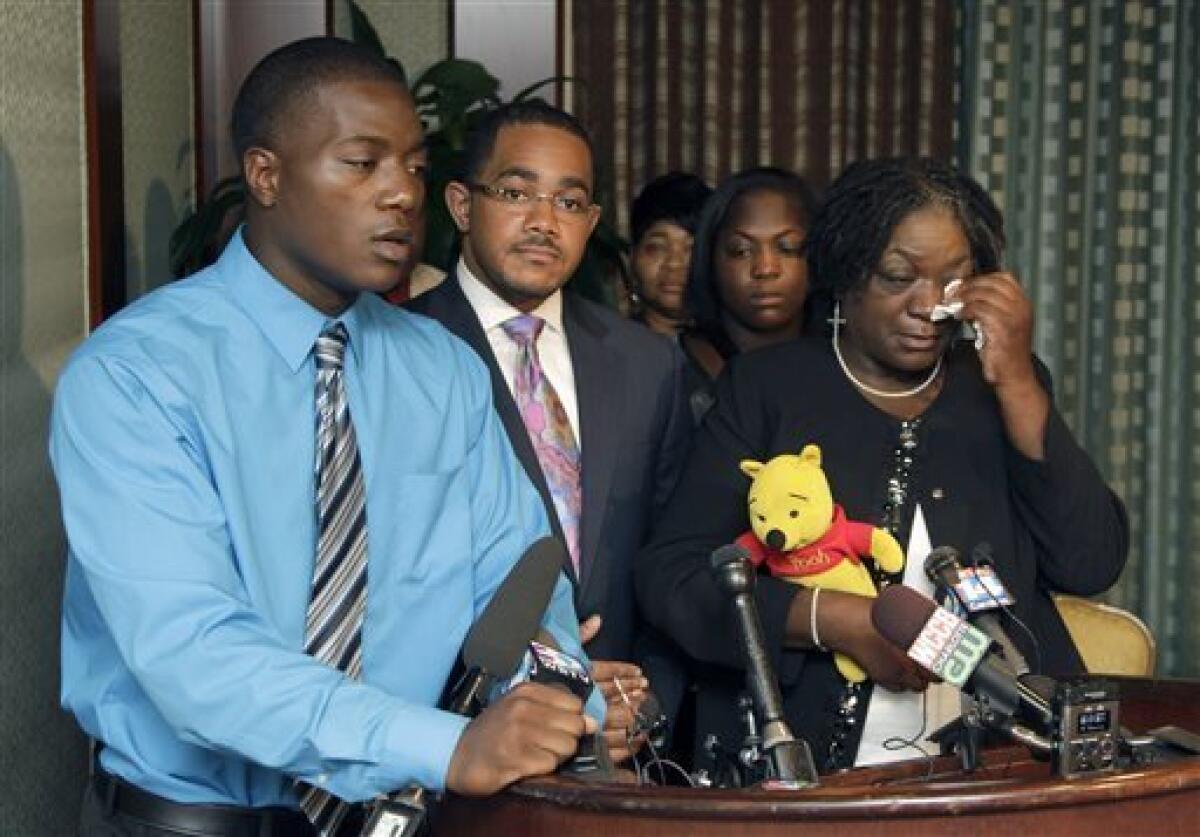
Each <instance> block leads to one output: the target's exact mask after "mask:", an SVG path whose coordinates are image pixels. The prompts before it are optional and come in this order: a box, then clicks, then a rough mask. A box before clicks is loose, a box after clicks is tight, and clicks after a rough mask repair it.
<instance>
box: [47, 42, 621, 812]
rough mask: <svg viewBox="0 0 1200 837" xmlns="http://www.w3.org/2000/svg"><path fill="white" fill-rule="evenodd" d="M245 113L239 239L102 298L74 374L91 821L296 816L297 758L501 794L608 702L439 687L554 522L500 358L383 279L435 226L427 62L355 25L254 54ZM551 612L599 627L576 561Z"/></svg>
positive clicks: (330, 775)
mask: <svg viewBox="0 0 1200 837" xmlns="http://www.w3.org/2000/svg"><path fill="white" fill-rule="evenodd" d="M233 124H234V140H235V145H236V146H237V151H238V153H239V156H240V159H241V161H242V165H243V176H244V179H245V181H246V186H247V196H248V199H247V207H246V223H245V225H244V226H243V227H242V228H241V230H239V231H238V232H237V233H236V234H235V235H234V237H233V239H232V241H231V242H230V244H229V245H228V247H227V248H226V249H225V252H224V253H223V254H222V255H221V257H220V259H219V260H218V262H217V263H216V264H215V265H213V266H212V267H210V268H208V269H206V270H204V271H201V272H200V273H198V274H196V275H194V276H192V277H189V278H187V279H184V280H182V281H180V282H178V283H176V284H173V285H170V286H168V287H166V288H164V289H161V290H159V291H157V292H155V293H153V294H151V295H149V296H147V297H145V298H143V299H142V300H139V301H138V302H136V303H134V304H133V305H131V306H129V307H128V308H127V309H126V310H124V311H122V312H121V313H120V314H118V315H117V316H115V317H113V318H112V319H111V320H110V321H109V322H107V323H106V324H105V325H104V326H102V327H101V328H100V329H99V330H98V331H97V332H96V333H95V334H94V335H93V336H92V337H91V338H89V339H88V340H87V341H86V342H85V343H84V345H83V346H82V347H80V349H79V350H78V351H77V352H76V353H75V355H74V357H73V358H72V359H71V361H70V363H69V364H68V366H67V368H66V370H65V371H64V372H63V375H62V377H61V380H60V382H59V385H58V391H57V394H56V398H55V408H54V417H53V422H52V434H51V456H52V459H53V463H54V468H55V473H56V475H57V478H58V482H59V486H60V490H61V494H62V506H63V517H64V521H65V525H66V529H67V534H68V539H69V543H70V555H69V562H68V571H67V582H66V593H65V599H64V616H63V641H62V653H63V683H62V700H63V705H64V706H65V707H66V708H67V709H69V710H70V711H72V712H73V713H74V714H75V715H76V717H77V718H78V720H79V723H80V725H81V726H82V727H83V729H84V730H85V731H86V732H87V733H88V734H89V735H90V736H92V737H93V738H94V739H96V740H97V741H98V742H100V743H101V744H102V746H103V749H102V751H101V754H100V758H99V773H98V777H99V778H98V780H97V782H98V784H94V786H93V788H92V789H91V793H90V796H89V797H88V799H87V800H86V805H85V812H84V819H83V821H84V825H85V827H84V832H85V833H88V829H89V828H91V829H92V831H91V833H125V832H124V831H123V830H122V829H123V828H128V827H129V822H130V821H131V820H130V817H132V822H136V823H137V824H138V827H143V826H146V825H149V826H150V827H151V831H150V832H149V833H156V832H155V831H154V829H155V828H157V829H160V830H161V833H167V832H168V831H169V830H170V829H171V828H180V827H185V826H186V827H192V826H191V825H190V824H193V823H200V825H199V826H197V827H199V828H203V829H210V830H206V831H203V833H214V834H215V833H240V830H243V829H245V828H247V827H251V828H253V827H255V824H256V823H257V824H258V825H259V826H260V827H259V830H258V831H255V832H254V833H262V834H265V833H271V829H272V827H274V833H295V832H294V829H295V828H299V827H300V825H304V827H305V828H307V826H306V825H305V824H304V822H303V821H302V820H301V819H300V818H299V815H298V814H297V813H296V810H295V809H296V805H297V790H296V787H295V783H296V781H297V780H299V781H301V782H303V783H306V784H307V785H310V786H315V787H318V788H321V789H324V790H326V791H328V792H329V793H330V794H332V795H333V796H336V797H339V798H341V799H345V800H351V801H354V800H364V799H369V798H371V797H373V796H376V795H378V794H381V793H386V792H389V791H392V790H395V789H397V788H400V787H404V786H406V785H408V784H409V783H417V784H420V785H422V786H425V787H427V788H431V789H434V790H441V789H443V788H449V789H451V790H454V791H456V792H458V793H462V794H475V795H479V794H488V793H492V792H494V791H496V790H499V789H500V788H502V787H504V786H505V785H507V784H509V783H510V782H512V781H515V780H516V779H519V778H521V777H524V776H531V775H537V774H542V773H547V772H550V771H552V770H554V769H555V767H556V766H557V765H558V764H559V763H560V762H561V761H562V760H564V759H565V758H567V757H568V756H569V755H570V754H571V753H572V752H573V751H574V749H575V746H576V742H577V740H578V738H579V737H580V736H581V735H583V734H584V733H585V732H594V731H595V729H596V724H595V721H594V720H593V719H592V718H591V717H589V716H587V715H585V714H584V712H583V705H582V703H581V702H580V701H578V700H577V699H576V698H574V697H572V696H570V695H568V694H567V693H566V692H564V691H561V690H555V689H551V688H549V687H546V686H540V685H534V684H526V685H524V686H522V687H519V688H518V689H516V690H515V691H513V692H511V693H509V694H508V695H507V696H505V697H504V698H502V699H501V700H499V701H498V702H497V703H495V704H493V705H492V706H491V707H490V708H488V709H486V710H485V711H484V712H483V713H482V714H481V715H480V716H479V717H477V718H476V719H475V720H473V721H470V722H468V720H467V719H466V718H462V717H458V716H454V715H450V714H448V713H445V712H442V711H439V710H437V709H435V708H433V707H434V706H435V704H436V702H437V700H438V696H439V694H440V693H441V691H442V689H443V686H444V684H445V682H446V679H447V676H448V674H449V673H450V670H451V667H452V664H453V662H454V660H455V657H456V655H457V653H458V651H459V648H460V647H461V644H462V641H463V638H464V636H465V634H466V632H467V629H468V628H469V627H470V625H471V623H472V622H473V620H474V619H475V618H476V617H477V615H478V614H479V612H480V610H481V609H482V607H483V606H484V605H485V604H486V603H487V602H488V600H489V599H490V597H491V595H492V593H493V592H494V590H495V588H496V586H497V585H498V584H499V582H500V581H501V580H502V579H503V578H504V577H505V575H506V574H507V573H508V571H509V570H510V569H511V567H512V566H513V564H514V563H515V561H516V559H517V558H518V557H519V556H520V554H521V553H522V551H523V550H524V549H525V547H527V546H528V545H529V544H530V543H531V542H533V541H534V540H536V539H537V538H538V537H539V536H541V535H543V534H545V533H546V531H547V522H546V518H545V513H544V511H543V508H542V504H541V501H540V499H539V497H538V495H537V493H536V492H535V491H534V489H533V488H532V486H531V485H530V484H529V482H528V479H527V478H526V476H525V474H524V472H523V470H522V468H521V466H520V465H519V464H518V463H517V462H516V460H515V459H514V458H513V454H512V451H511V449H510V447H509V443H508V441H507V439H506V437H505V434H504V430H503V428H502V427H501V425H500V423H499V421H498V420H497V417H496V415H495V413H494V412H493V409H492V406H491V390H490V383H489V380H488V373H487V371H486V369H485V368H484V366H483V364H482V363H481V362H480V361H479V360H478V358H477V357H476V356H475V354H474V353H473V352H472V351H471V350H470V349H469V348H467V347H466V346H464V345H463V344H461V343H460V342H458V341H457V340H456V339H455V338H453V337H451V336H450V335H449V334H448V333H447V332H445V331H444V330H443V329H442V328H441V327H440V326H437V325H436V324H434V323H432V322H430V321H428V320H425V319H423V318H420V317H416V316H413V315H411V314H408V313H406V312H404V311H401V310H399V309H396V308H393V307H391V306H390V305H388V304H386V303H384V302H382V301H381V300H380V299H378V298H377V296H376V293H375V292H378V291H385V290H387V289H388V288H389V287H390V286H391V285H393V284H394V283H395V282H396V280H397V278H398V277H399V275H400V270H401V268H402V267H403V265H404V263H405V262H406V261H407V260H409V259H411V258H412V257H413V256H414V255H415V254H414V253H412V252H411V251H412V249H413V245H412V235H411V229H412V224H413V223H414V219H415V218H416V216H417V214H418V213H420V212H421V210H422V205H423V201H424V181H423V178H424V169H425V166H426V151H425V147H424V139H423V136H422V132H421V126H420V122H419V121H418V119H417V116H416V113H415V111H414V107H413V103H412V99H411V97H410V95H409V93H408V91H407V90H406V88H405V86H404V84H403V80H402V79H401V78H400V76H399V73H398V72H397V71H396V70H395V69H394V68H393V67H392V65H390V64H388V63H387V62H385V61H383V60H382V59H379V58H377V57H375V56H373V55H371V54H370V53H367V52H366V51H364V50H362V49H360V48H358V47H356V46H354V45H351V44H349V43H347V42H344V41H337V40H334V39H329V38H315V39H309V40H307V41H301V42H297V43H295V44H291V45H289V46H287V47H284V48H282V49H280V50H278V51H277V52H275V53H273V54H272V55H270V56H268V57H267V58H266V59H264V60H263V62H261V63H260V64H259V66H258V67H257V68H255V70H254V71H253V72H252V73H251V75H250V77H249V78H248V79H247V81H246V82H245V84H244V85H243V88H242V90H241V92H240V93H239V96H238V101H237V104H236V106H235V113H234V120H233ZM336 323H340V324H341V326H342V327H343V328H344V333H345V335H346V337H347V340H346V349H345V353H344V369H343V379H344V389H345V399H346V402H347V403H348V405H349V414H350V417H351V420H352V422H353V426H354V430H355V434H356V437H357V445H358V451H359V456H360V460H361V479H362V484H363V486H364V493H365V498H366V500H365V514H366V518H365V519H366V524H365V530H366V533H367V534H366V540H367V547H366V573H365V574H366V579H367V580H366V605H365V615H364V616H362V618H361V621H360V624H361V660H362V664H361V668H362V671H361V677H359V678H356V677H354V676H351V675H348V674H346V673H344V672H343V671H341V670H339V669H338V668H336V667H333V666H331V665H327V664H325V663H323V662H321V661H320V660H318V659H317V658H315V657H313V656H310V655H309V654H308V653H306V652H305V641H306V613H307V611H308V608H309V599H310V596H311V595H312V591H313V589H314V586H313V585H314V581H313V565H314V556H315V555H316V550H317V545H316V541H317V536H318V531H317V530H318V523H317V515H316V512H315V510H314V497H315V487H314V482H315V477H314V472H315V469H314V459H315V456H316V445H317V442H316V441H315V436H316V434H315V431H314V428H315V426H316V405H315V398H314V381H315V380H316V365H315V360H314V352H313V346H314V343H315V341H316V340H317V337H318V335H320V334H322V333H323V332H324V331H326V330H327V328H328V327H329V326H330V325H331V324H336ZM546 624H547V626H548V627H549V628H550V630H551V631H552V632H553V633H554V634H555V636H556V637H557V639H558V640H559V641H560V642H561V643H562V644H563V647H564V650H566V651H567V652H568V653H574V654H576V655H579V656H581V651H580V649H579V645H578V634H577V627H576V619H575V614H574V612H573V609H572V607H571V603H570V589H569V587H568V585H567V583H566V580H565V579H564V578H560V579H559V584H558V587H557V588H556V590H555V595H554V598H553V601H552V603H551V607H550V609H549V611H548V615H547V620H546ZM597 702H598V701H597ZM123 805H132V806H133V808H136V809H137V810H132V809H127V808H123V807H122V806H123ZM88 806H90V810H89V807H88ZM147 812H148V813H147ZM265 812H270V816H269V817H268V816H267V814H266V813H265ZM89 816H90V817H91V819H89ZM298 823H299V825H298ZM114 829H115V831H114ZM138 833H147V832H145V831H144V830H143V831H139V832H138ZM172 833H174V832H172ZM189 833H201V832H200V831H196V832H189Z"/></svg>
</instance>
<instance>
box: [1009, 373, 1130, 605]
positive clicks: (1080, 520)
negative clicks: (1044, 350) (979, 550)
mask: <svg viewBox="0 0 1200 837" xmlns="http://www.w3.org/2000/svg"><path fill="white" fill-rule="evenodd" d="M1037 369H1038V377H1039V378H1040V379H1041V381H1042V385H1043V386H1044V387H1045V388H1046V391H1047V392H1048V393H1051V406H1050V416H1049V418H1048V419H1047V421H1046V431H1045V442H1044V445H1045V459H1044V460H1043V461H1041V462H1036V461H1033V460H1031V459H1028V458H1026V457H1025V456H1023V455H1022V454H1021V453H1020V452H1018V451H1017V450H1016V449H1015V448H1011V447H1010V451H1009V473H1010V476H1011V479H1012V486H1013V497H1014V502H1015V504H1016V507H1017V511H1018V514H1019V515H1020V517H1021V518H1022V520H1023V521H1024V522H1025V524H1026V525H1027V526H1028V527H1029V530H1030V533H1031V534H1032V536H1033V539H1034V541H1035V542H1036V543H1037V546H1038V554H1039V560H1038V573H1039V575H1040V576H1041V578H1042V580H1043V582H1044V583H1045V584H1046V586H1048V587H1050V588H1051V589H1053V590H1056V591H1061V592H1064V593H1072V594H1075V595H1081V596H1090V595H1095V594H1097V593H1100V592H1103V591H1104V590H1107V589H1108V588H1109V587H1111V586H1112V584H1113V583H1114V582H1115V581H1116V580H1117V577H1118V576H1119V575H1120V574H1121V570H1122V569H1123V568H1124V566H1125V559H1126V556H1127V555H1128V552H1129V521H1128V518H1127V516H1126V513H1125V506H1124V504H1123V503H1122V502H1121V500H1120V498H1119V497H1117V495H1116V494H1115V493H1114V492H1113V491H1112V489H1110V488H1109V487H1108V485H1107V484H1106V483H1105V482H1104V478H1103V477H1102V476H1101V475H1100V472H1099V471H1098V470H1097V468H1096V466H1095V464H1094V463H1093V462H1092V460H1091V458H1090V457H1089V456H1088V455H1087V453H1086V452H1085V451H1084V450H1083V449H1082V448H1081V447H1080V446H1079V444H1078V443H1077V442H1076V441H1075V439H1074V437H1073V436H1072V435H1071V431H1070V430H1069V429H1068V428H1067V425H1066V423H1065V422H1064V421H1063V418H1062V416H1061V415H1060V414H1059V412H1058V410H1057V409H1056V408H1055V407H1054V404H1053V390H1052V385H1051V381H1050V373H1049V372H1048V371H1047V370H1046V368H1045V367H1044V366H1043V365H1041V363H1040V362H1039V363H1038V366H1037Z"/></svg>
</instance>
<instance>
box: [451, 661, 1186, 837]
mask: <svg viewBox="0 0 1200 837" xmlns="http://www.w3.org/2000/svg"><path fill="white" fill-rule="evenodd" d="M1112 679H1115V680H1116V681H1117V682H1118V683H1119V686H1120V689H1121V715H1120V717H1121V723H1122V725H1123V726H1125V727H1127V728H1129V729H1131V730H1133V731H1134V732H1145V731H1146V730H1148V729H1153V728H1154V727H1158V726H1161V725H1165V724H1174V725H1176V726H1180V727H1184V728H1185V729H1190V730H1193V731H1198V732H1200V683H1193V682H1183V681H1168V680H1140V679H1132V678H1112ZM983 762H984V763H983V766H982V767H981V768H980V769H979V770H977V771H976V772H975V773H973V774H969V775H968V774H964V773H962V772H961V770H959V769H958V768H959V765H958V761H957V759H954V758H938V759H935V760H934V761H933V762H932V766H931V765H930V763H929V762H926V761H924V760H920V761H906V762H900V763H897V764H893V765H888V766H886V767H879V768H871V769H865V770H855V771H849V772H847V773H843V774H839V775H836V776H829V777H824V778H823V780H822V781H823V784H822V785H821V786H820V787H818V788H813V789H811V790H805V791H763V790H758V789H747V790H699V789H690V788H674V787H662V788H660V787H635V786H632V785H622V784H605V783H582V782H579V781H577V780H573V779H565V778H556V777H551V778H546V779H538V780H531V781H526V782H521V783H519V784H517V785H515V786H513V787H512V788H510V789H509V790H508V791H506V792H504V793H502V794H499V795H497V796H495V797H491V798H489V799H480V800H476V799H463V798H452V799H450V800H448V801H447V802H446V804H445V805H444V806H443V807H442V811H441V815H440V816H439V818H438V825H437V828H436V831H435V833H436V834H437V835H439V837H441V836H442V835H487V837H499V835H510V834H511V835H548V836H549V835H553V837H563V836H564V835H570V836H571V837H588V836H590V835H596V837H618V835H620V837H625V835H653V837H666V835H675V834H686V835H718V834H719V835H733V834H737V835H768V834H771V835H774V834H805V835H808V834H817V835H834V834H836V835H840V837H844V836H845V834H846V833H847V832H856V833H874V832H876V831H881V830H884V829H885V828H886V833H887V834H889V835H891V834H906V835H908V834H911V835H929V834H959V835H961V834H971V835H977V834H1029V835H1040V834H1053V835H1060V834H1085V833H1086V834H1089V835H1092V836H1093V837H1096V835H1102V834H1142V833H1147V832H1153V833H1155V834H1196V833H1200V757H1198V758H1187V759H1182V760H1179V761H1170V762H1164V763H1161V764H1155V765H1151V766H1147V767H1142V768H1137V769H1133V770H1124V771H1120V772H1117V773H1108V774H1103V775H1097V776H1091V777H1086V778H1080V779H1071V780H1064V779H1060V778H1058V777H1057V776H1055V775H1052V773H1051V770H1050V765H1049V764H1048V763H1046V762H1041V761H1035V760H1033V759H1032V758H1031V756H1030V754H1029V751H1028V750H1026V749H1024V748H1022V747H1005V748H1001V749H996V750H991V751H988V752H986V753H985V754H984V759H983Z"/></svg>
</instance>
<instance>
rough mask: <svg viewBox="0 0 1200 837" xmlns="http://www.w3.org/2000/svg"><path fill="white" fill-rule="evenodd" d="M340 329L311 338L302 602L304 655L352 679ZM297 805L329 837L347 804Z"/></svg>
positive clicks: (362, 525)
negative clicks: (307, 590)
mask: <svg viewBox="0 0 1200 837" xmlns="http://www.w3.org/2000/svg"><path fill="white" fill-rule="evenodd" d="M347 339H348V338H347V335H346V327H345V326H344V325H342V324H341V323H333V324H331V325H329V326H327V327H326V329H325V330H324V331H323V332H321V335H320V337H318V338H317V343H316V347H315V350H314V354H315V357H316V364H317V389H316V402H317V410H316V412H317V445H316V452H317V456H316V467H315V471H314V476H315V483H316V513H317V556H316V563H315V565H314V567H313V583H312V598H311V599H310V600H309V603H308V619H307V622H306V627H305V643H304V650H305V651H307V652H308V653H309V654H311V655H312V656H314V657H316V658H317V659H318V660H321V661H322V662H324V663H328V664H329V665H330V666H333V667H334V668H337V669H340V670H341V671H344V672H346V674H347V675H348V676H350V677H353V678H356V679H357V678H358V677H359V675H360V674H361V672H362V622H363V613H364V612H365V610H366V603H367V504H366V495H365V494H364V490H363V478H362V463H361V461H360V460H359V455H358V441H357V439H356V437H355V435H354V424H353V422H352V421H351V420H350V408H349V406H348V405H347V403H346V388H345V384H344V382H343V379H342V377H343V376H342V363H343V359H344V358H345V354H346V341H347ZM297 787H298V789H299V791H300V807H301V808H302V809H303V810H304V813H305V814H306V815H307V816H308V818H309V819H310V820H312V822H313V824H314V825H315V826H316V827H317V829H318V830H319V831H320V832H321V834H322V835H332V834H335V833H336V832H337V829H338V826H339V825H340V824H341V822H342V820H343V819H344V818H345V816H346V813H347V811H348V810H349V806H348V805H347V804H346V803H344V802H342V801H341V800H339V799H338V798H336V797H334V796H331V795H330V794H329V793H328V792H326V791H324V790H321V789H320V788H317V787H313V786H312V785H309V784H307V783H305V782H298V783H297Z"/></svg>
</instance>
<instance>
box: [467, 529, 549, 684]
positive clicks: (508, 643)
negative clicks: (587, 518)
mask: <svg viewBox="0 0 1200 837" xmlns="http://www.w3.org/2000/svg"><path fill="white" fill-rule="evenodd" d="M566 554H567V551H566V548H565V547H564V546H563V544H562V542H561V541H559V540H558V539H556V538H552V537H548V536H547V537H544V538H542V539H541V540H538V541H535V542H534V543H533V544H532V545H531V546H530V547H529V548H528V549H527V550H525V554H524V555H522V556H521V558H520V560H518V561H517V563H516V565H515V566H514V567H513V568H512V571H511V572H509V574H508V576H507V577H506V578H505V579H504V581H502V582H501V583H500V586H499V587H498V588H496V592H495V594H494V595H493V596H492V599H491V601H490V602H488V603H487V606H486V607H484V609H483V613H481V614H480V615H479V618H478V619H477V620H476V621H475V624H474V625H472V626H471V629H470V630H469V631H468V632H467V638H466V640H465V641H464V643H463V651H462V659H463V664H464V665H465V666H466V667H467V668H468V669H471V668H481V669H483V670H484V671H486V672H488V674H491V675H492V676H493V677H495V678H497V679H499V680H505V679H508V678H510V677H512V676H513V674H514V673H515V672H516V670H517V666H518V665H519V664H520V662H521V660H522V659H523V658H524V656H525V650H526V648H528V647H529V641H530V640H531V639H533V637H534V635H535V634H536V633H537V630H538V626H539V625H540V624H541V622H542V616H543V614H545V612H546V606H547V605H549V604H550V596H551V595H552V594H553V593H554V585H555V583H556V582H557V581H558V574H559V571H560V570H561V569H562V566H563V560H564V559H565V557H566Z"/></svg>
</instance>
